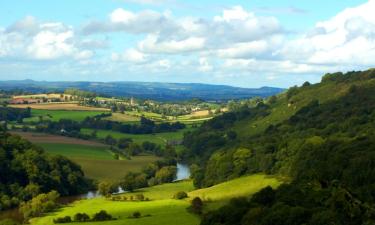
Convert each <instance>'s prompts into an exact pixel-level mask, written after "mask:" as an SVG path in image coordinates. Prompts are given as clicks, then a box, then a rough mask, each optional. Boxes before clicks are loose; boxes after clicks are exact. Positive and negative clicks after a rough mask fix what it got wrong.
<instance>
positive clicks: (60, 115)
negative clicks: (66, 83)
mask: <svg viewBox="0 0 375 225" xmlns="http://www.w3.org/2000/svg"><path fill="white" fill-rule="evenodd" d="M102 113H104V112H103V111H76V110H47V109H31V116H32V117H30V118H26V119H24V122H38V121H39V120H40V117H41V118H42V119H43V120H52V121H59V120H60V119H70V120H74V121H82V120H84V119H85V118H86V117H88V116H90V117H92V116H96V115H100V114H102Z"/></svg>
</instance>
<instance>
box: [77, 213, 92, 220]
mask: <svg viewBox="0 0 375 225" xmlns="http://www.w3.org/2000/svg"><path fill="white" fill-rule="evenodd" d="M74 221H75V222H86V221H90V216H89V215H87V214H86V213H77V214H75V215H74Z"/></svg>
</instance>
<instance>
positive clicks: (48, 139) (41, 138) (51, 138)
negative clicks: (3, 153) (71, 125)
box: [11, 132, 106, 147]
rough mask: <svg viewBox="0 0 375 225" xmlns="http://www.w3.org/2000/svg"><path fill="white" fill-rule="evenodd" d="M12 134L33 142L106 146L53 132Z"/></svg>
mask: <svg viewBox="0 0 375 225" xmlns="http://www.w3.org/2000/svg"><path fill="white" fill-rule="evenodd" d="M11 133H12V134H16V135H19V136H21V137H23V138H24V139H26V140H29V141H30V142H32V143H51V144H77V145H86V146H98V147H100V146H103V147H104V146H106V145H104V144H102V143H99V142H94V141H87V140H81V139H77V138H71V137H64V136H58V135H51V134H43V133H31V132H11Z"/></svg>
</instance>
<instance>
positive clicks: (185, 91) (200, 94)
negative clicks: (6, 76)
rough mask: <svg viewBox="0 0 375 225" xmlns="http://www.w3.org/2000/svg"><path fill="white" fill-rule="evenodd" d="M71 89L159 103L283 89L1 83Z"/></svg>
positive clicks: (33, 88)
mask: <svg viewBox="0 0 375 225" xmlns="http://www.w3.org/2000/svg"><path fill="white" fill-rule="evenodd" d="M69 88H76V89H80V90H84V91H90V92H95V93H100V94H102V95H108V96H115V97H119V96H121V97H135V98H141V99H152V100H158V101H180V100H190V99H193V98H199V99H203V100H206V101H220V100H231V99H244V98H251V97H267V96H271V95H274V94H277V93H280V92H282V91H283V90H284V89H282V88H273V87H261V88H239V87H232V86H227V85H211V84H199V83H157V82H48V81H33V80H20V81H0V89H2V90H15V89H21V90H24V91H27V92H31V93H42V92H51V91H58V92H63V91H64V90H66V89H69Z"/></svg>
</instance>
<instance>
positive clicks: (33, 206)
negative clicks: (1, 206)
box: [19, 191, 60, 219]
mask: <svg viewBox="0 0 375 225" xmlns="http://www.w3.org/2000/svg"><path fill="white" fill-rule="evenodd" d="M59 197H60V195H59V193H57V192H56V191H51V192H49V193H47V194H40V195H37V196H36V197H34V198H32V199H31V200H30V201H28V202H23V203H21V205H20V208H19V210H20V212H21V213H22V215H23V217H24V218H25V219H28V218H31V217H37V216H41V215H42V214H43V213H47V212H51V211H52V210H54V209H56V208H57V206H58V204H57V203H56V201H57V199H58V198H59Z"/></svg>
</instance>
